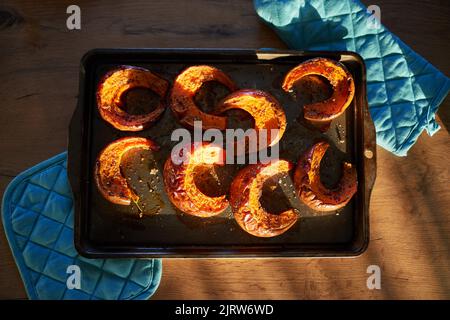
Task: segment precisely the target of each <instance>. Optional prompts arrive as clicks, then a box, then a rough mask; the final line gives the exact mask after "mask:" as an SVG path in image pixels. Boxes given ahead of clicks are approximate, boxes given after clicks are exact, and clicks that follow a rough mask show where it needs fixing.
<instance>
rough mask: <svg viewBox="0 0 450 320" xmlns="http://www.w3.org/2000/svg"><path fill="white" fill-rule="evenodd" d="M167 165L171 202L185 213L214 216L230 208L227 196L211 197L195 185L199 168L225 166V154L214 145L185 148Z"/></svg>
mask: <svg viewBox="0 0 450 320" xmlns="http://www.w3.org/2000/svg"><path fill="white" fill-rule="evenodd" d="M176 158H177V159H172V155H171V156H169V158H168V159H167V160H166V163H165V164H164V174H163V176H164V187H165V190H166V193H167V195H168V197H169V199H170V201H171V202H172V203H173V204H174V205H175V206H176V207H177V208H178V209H180V210H181V211H183V212H184V213H187V214H190V215H194V216H198V217H212V216H215V215H218V214H220V213H221V212H222V211H224V210H225V209H226V208H227V207H228V200H227V199H226V196H225V195H222V196H218V197H210V196H207V195H205V194H204V193H202V192H201V191H200V190H199V189H198V188H197V186H196V184H195V180H194V171H195V169H196V168H197V166H203V165H208V166H212V165H224V164H225V160H224V159H225V151H224V150H223V149H222V148H221V147H219V146H216V145H214V144H208V143H203V144H200V143H198V144H190V145H187V146H185V147H184V148H182V149H181V150H180V151H179V153H178V154H177V155H176Z"/></svg>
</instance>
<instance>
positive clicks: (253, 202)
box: [230, 160, 298, 237]
mask: <svg viewBox="0 0 450 320" xmlns="http://www.w3.org/2000/svg"><path fill="white" fill-rule="evenodd" d="M292 168H293V164H292V163H291V162H289V161H286V160H276V161H274V162H271V163H268V164H261V163H258V164H252V165H249V166H247V167H245V168H243V169H242V170H240V171H239V172H238V174H237V175H236V177H235V178H234V179H233V182H232V184H231V190H230V203H231V208H232V210H233V214H234V218H235V220H236V222H237V223H238V224H239V226H240V227H241V228H242V229H243V230H244V231H246V232H248V233H249V234H251V235H253V236H256V237H275V236H278V235H280V234H282V233H284V232H286V231H287V230H288V229H289V228H291V227H292V226H293V225H294V224H295V223H296V222H297V219H298V214H297V211H296V210H295V209H289V210H286V211H284V212H282V213H280V214H272V213H270V212H267V211H266V210H265V209H264V208H263V207H262V205H261V203H260V200H259V199H260V198H261V195H262V188H263V185H264V182H265V181H266V180H267V179H269V178H270V177H272V176H274V175H276V174H280V173H288V172H289V171H290V170H291V169H292Z"/></svg>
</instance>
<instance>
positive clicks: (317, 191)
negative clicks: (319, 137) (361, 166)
mask: <svg viewBox="0 0 450 320" xmlns="http://www.w3.org/2000/svg"><path fill="white" fill-rule="evenodd" d="M328 147H329V144H328V143H327V142H319V143H316V144H315V145H313V146H312V147H311V148H309V149H308V150H307V151H306V152H305V153H304V154H303V155H302V156H301V157H300V159H299V161H298V164H297V168H296V170H295V173H294V185H295V189H296V190H297V195H298V197H299V198H300V199H301V200H302V201H303V202H304V203H305V204H306V205H307V206H309V207H310V208H311V209H313V210H317V211H333V210H337V209H339V208H342V207H344V206H345V205H346V204H347V203H348V202H349V201H350V199H351V198H352V197H353V195H354V194H355V193H356V190H357V185H358V181H357V175H356V169H355V167H354V166H352V164H351V163H348V162H344V163H343V169H342V170H343V173H342V177H341V179H340V181H339V182H338V184H337V185H336V187H335V188H333V189H328V188H326V187H325V186H324V185H323V184H322V182H321V181H320V162H321V161H322V158H323V156H324V155H325V152H326V151H327V149H328Z"/></svg>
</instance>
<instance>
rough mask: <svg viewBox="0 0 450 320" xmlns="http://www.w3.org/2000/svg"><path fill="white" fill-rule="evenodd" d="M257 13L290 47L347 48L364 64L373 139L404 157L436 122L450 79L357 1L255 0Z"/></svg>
mask: <svg viewBox="0 0 450 320" xmlns="http://www.w3.org/2000/svg"><path fill="white" fill-rule="evenodd" d="M254 5H255V8H256V12H257V13H258V15H259V16H260V17H261V18H262V19H263V20H264V21H265V22H266V23H267V24H268V25H269V26H271V27H272V28H273V29H274V30H275V31H276V32H277V33H278V35H279V36H280V37H281V39H282V40H283V41H284V42H286V44H287V45H288V46H289V47H291V48H292V49H297V50H348V51H354V52H357V53H359V54H360V55H361V56H362V57H363V58H364V61H365V63H366V67H367V95H368V100H369V108H370V113H371V116H372V119H373V121H374V123H375V128H376V131H377V143H378V144H379V145H380V146H382V147H383V148H385V149H386V150H388V151H391V152H393V153H394V154H396V155H398V156H405V155H406V153H407V151H408V150H409V148H411V146H412V145H413V144H414V143H415V142H416V140H417V139H418V137H419V135H420V134H421V132H422V131H423V129H426V130H427V132H428V134H429V135H433V134H434V133H435V132H436V131H437V130H438V129H439V125H438V124H437V123H436V120H435V113H436V111H437V109H438V107H439V104H440V103H441V102H442V101H443V100H444V98H445V97H446V96H447V93H448V91H449V88H450V81H449V79H448V78H447V77H446V76H445V75H443V74H442V73H441V72H440V71H439V70H437V69H436V68H435V67H433V66H432V65H431V64H430V63H428V62H427V61H426V60H425V59H423V58H422V57H421V56H419V55H418V54H417V53H415V52H414V51H412V50H411V49H410V48H409V47H408V46H407V45H406V44H404V43H403V42H402V41H401V40H400V39H399V38H397V37H396V36H395V35H393V34H392V33H390V32H389V31H388V30H387V29H386V28H385V27H384V26H382V25H381V24H379V23H377V20H374V17H373V16H371V14H370V13H369V12H367V9H366V7H365V6H364V5H363V4H361V3H360V2H359V1H357V0H339V1H337V0H254Z"/></svg>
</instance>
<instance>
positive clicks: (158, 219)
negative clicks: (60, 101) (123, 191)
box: [68, 49, 376, 258]
mask: <svg viewBox="0 0 450 320" xmlns="http://www.w3.org/2000/svg"><path fill="white" fill-rule="evenodd" d="M314 57H326V58H330V59H334V60H337V61H340V62H342V63H343V64H344V65H345V66H346V67H347V69H348V70H349V71H350V72H351V73H352V75H353V77H354V80H355V87H356V91H355V97H354V99H353V102H352V104H351V105H350V106H349V107H348V108H347V110H346V112H345V113H344V114H343V115H342V116H340V117H339V118H338V119H336V120H334V121H333V122H332V124H331V126H330V128H329V129H328V130H327V131H326V132H320V131H319V130H317V129H314V128H311V127H309V126H308V125H306V124H305V123H302V121H300V120H299V119H301V118H302V116H301V113H302V108H301V105H299V102H298V101H296V100H295V99H293V97H292V96H291V95H290V94H287V93H285V92H283V91H282V90H281V81H282V79H283V76H284V75H285V74H286V72H287V71H288V70H290V69H291V68H292V67H294V66H296V65H297V64H299V63H300V62H302V61H305V60H307V59H311V58H314ZM199 64H208V65H213V66H216V67H218V68H220V69H221V70H223V71H224V72H225V73H227V74H228V75H229V76H230V77H231V78H232V79H233V80H234V81H235V82H236V84H237V85H238V86H239V87H240V88H258V89H261V90H265V91H268V92H270V93H271V94H272V95H273V96H275V97H276V98H277V99H278V100H279V101H280V103H281V104H282V106H283V108H284V109H285V112H286V116H287V119H288V124H287V131H286V132H285V135H284V136H283V138H282V140H281V142H280V157H281V158H285V159H289V160H291V161H294V162H296V160H297V159H298V157H299V156H300V155H301V154H302V152H304V151H305V150H306V148H308V147H309V146H310V145H312V144H313V143H314V142H315V141H317V140H320V139H325V140H327V141H329V142H330V144H331V148H330V150H331V151H329V152H327V154H326V156H325V158H324V161H323V162H324V164H323V169H322V171H323V172H321V176H322V178H323V179H324V180H327V179H328V180H330V181H336V180H337V179H338V178H339V175H340V174H341V162H342V161H344V160H346V161H351V162H352V163H353V164H355V166H356V168H357V172H358V191H357V193H356V194H355V196H354V197H353V199H352V200H351V201H350V203H349V204H348V205H347V206H346V207H344V208H342V209H340V210H338V211H336V212H331V213H327V214H318V213H317V212H314V211H312V210H310V209H309V208H307V207H306V206H304V205H302V204H301V203H299V201H297V204H296V205H297V206H298V209H299V210H300V212H301V216H300V219H299V221H298V222H297V224H296V225H294V226H293V227H292V228H291V229H290V230H288V231H287V232H285V233H284V234H282V235H280V236H278V237H274V238H257V237H254V236H252V235H249V234H247V233H246V232H244V231H243V230H242V229H241V228H240V227H239V226H238V225H237V223H236V222H235V221H234V219H233V215H232V213H231V210H230V209H227V210H226V211H225V212H224V213H222V214H220V215H219V216H216V217H212V218H206V219H205V218H197V217H192V216H189V215H185V214H183V213H181V212H180V211H179V210H177V209H176V208H175V207H174V206H173V205H172V204H171V203H170V201H168V199H167V196H166V195H165V193H164V190H163V187H162V178H161V173H162V166H163V163H164V161H165V159H166V157H167V156H168V154H169V153H170V150H171V146H173V145H174V144H175V143H176V142H171V141H170V133H171V131H172V130H173V129H175V128H178V127H180V126H179V125H178V123H177V122H176V121H175V118H174V117H173V115H172V113H171V111H170V108H167V110H166V112H165V113H164V115H163V117H162V118H161V119H160V120H159V121H158V122H157V123H156V124H155V125H154V126H153V127H151V128H149V129H146V130H144V131H142V132H137V133H130V132H120V131H118V130H115V129H114V128H113V127H112V126H110V125H109V124H107V123H105V122H104V121H103V120H102V119H101V117H100V115H99V113H98V111H97V107H96V88H97V85H98V82H99V81H100V79H101V77H102V76H103V75H104V74H105V73H106V72H108V71H110V70H112V69H114V68H115V67H117V66H119V65H132V66H141V67H145V68H147V69H149V70H151V71H154V72H156V73H158V74H160V75H161V76H162V77H164V78H166V79H167V80H169V81H170V82H171V83H173V81H174V79H175V77H176V75H177V74H179V73H180V72H181V71H182V70H183V69H185V68H186V67H188V66H191V65H199ZM131 135H133V136H135V135H138V136H143V137H149V138H151V139H152V140H154V141H156V142H157V143H158V144H159V145H160V146H161V151H160V152H158V153H157V154H156V155H152V156H151V157H150V158H149V159H145V161H144V162H143V163H144V164H142V161H140V162H139V161H137V160H136V159H137V158H139V157H141V158H142V157H144V156H146V154H148V153H145V152H139V151H136V152H134V153H133V154H131V155H130V156H128V159H127V160H126V161H127V164H126V165H125V166H126V167H128V168H131V167H133V166H135V167H136V168H134V169H133V170H127V169H123V170H125V171H126V172H129V177H128V178H129V179H131V180H130V181H131V182H130V184H131V186H132V187H133V188H134V189H135V191H136V192H137V193H138V195H140V196H141V198H142V199H143V200H142V201H143V204H144V205H147V206H146V209H144V215H143V216H142V217H139V215H138V214H137V208H136V207H135V206H133V205H131V206H120V205H115V204H112V203H109V202H108V201H106V200H105V199H104V198H103V197H102V196H101V195H100V194H99V192H98V190H97V189H96V185H95V183H94V179H93V168H94V164H95V160H96V157H97V155H98V153H99V152H100V150H101V149H102V148H103V147H104V146H106V145H107V144H108V143H110V142H112V141H114V140H116V139H118V138H120V137H124V136H131ZM375 152H376V149H375V129H374V126H373V122H372V120H371V118H370V114H369V111H368V105H367V99H366V71H365V65H364V62H363V60H362V58H361V57H360V56H359V55H358V54H356V53H353V52H346V51H345V52H344V51H342V52H319V51H317V52H304V51H291V50H282V51H280V50H244V49H94V50H91V51H89V52H88V53H86V54H85V55H84V57H83V58H82V60H81V66H80V82H79V97H78V105H77V107H76V110H75V112H74V115H73V118H72V120H71V123H70V133H69V147H68V176H69V181H70V184H71V187H72V191H73V195H74V206H75V226H74V234H75V239H74V242H75V247H76V249H77V250H78V252H79V253H80V254H81V255H83V256H86V257H91V258H114V257H117V258H119V257H243V256H246V257H291V256H296V257H325V256H356V255H359V254H361V253H362V252H363V251H364V250H365V249H366V248H367V245H368V242H369V200H370V194H371V190H372V187H373V184H374V181H375V175H376V153H375ZM130 153H131V152H130ZM141 160H142V159H141ZM139 163H141V164H139ZM149 166H153V167H155V168H158V174H157V175H156V180H155V179H154V178H153V177H152V178H149V175H148V171H149V170H148V169H149ZM125 174H126V173H125ZM150 179H153V180H152V181H150ZM138 180H139V183H138ZM147 180H148V181H147ZM143 181H144V182H146V181H147V182H148V184H146V183H143V184H142V183H141V182H143ZM325 182H326V181H324V183H325ZM145 186H147V187H145ZM150 188H151V189H152V191H153V192H152V193H150V192H149V189H150ZM269 196H270V194H269ZM265 197H266V196H265ZM274 199H276V198H274ZM269 200H270V199H269ZM276 201H277V200H273V201H272V202H276ZM266 202H267V201H266Z"/></svg>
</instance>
